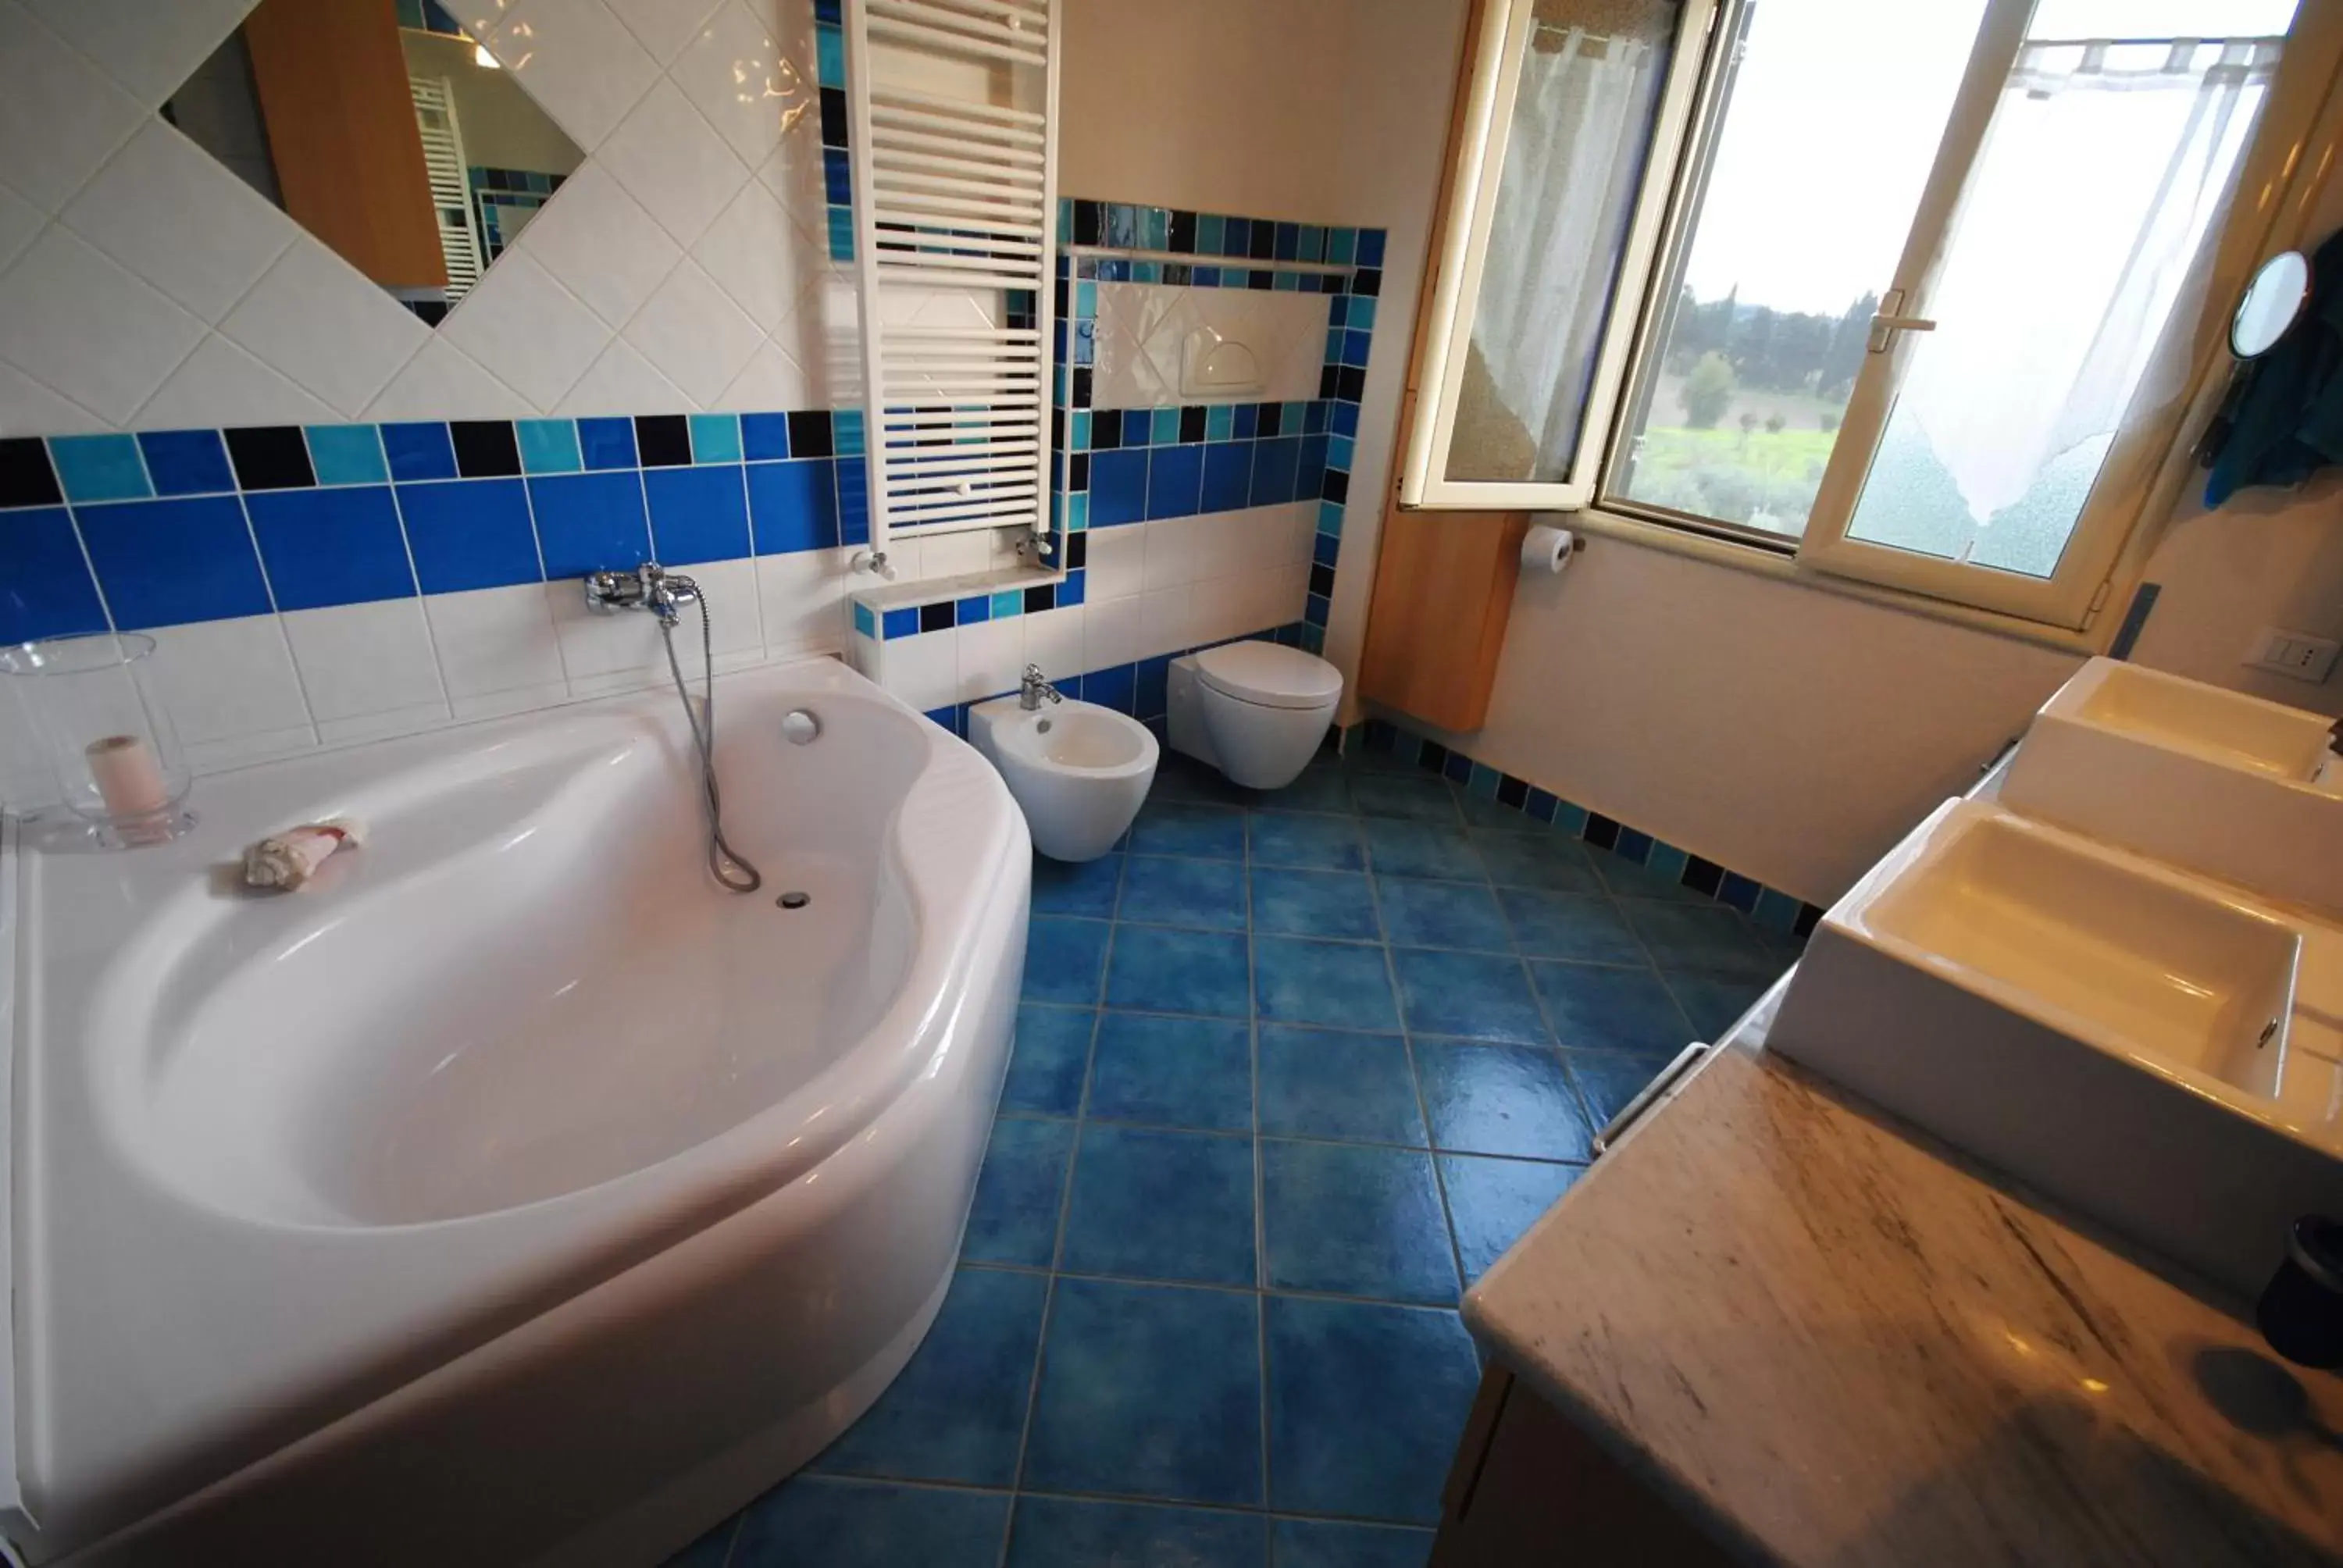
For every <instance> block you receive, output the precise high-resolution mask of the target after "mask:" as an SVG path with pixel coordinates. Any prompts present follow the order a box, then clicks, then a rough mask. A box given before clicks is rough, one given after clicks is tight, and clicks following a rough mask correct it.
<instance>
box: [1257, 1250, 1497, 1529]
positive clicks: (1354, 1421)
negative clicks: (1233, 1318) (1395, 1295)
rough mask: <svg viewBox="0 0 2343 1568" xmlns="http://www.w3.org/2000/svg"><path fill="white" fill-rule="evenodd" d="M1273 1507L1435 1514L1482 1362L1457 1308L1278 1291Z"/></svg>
mask: <svg viewBox="0 0 2343 1568" xmlns="http://www.w3.org/2000/svg"><path fill="white" fill-rule="evenodd" d="M1265 1329H1266V1335H1267V1339H1268V1348H1269V1379H1270V1393H1269V1448H1270V1461H1269V1466H1270V1475H1271V1477H1272V1495H1271V1498H1270V1505H1271V1506H1272V1508H1275V1509H1278V1510H1280V1511H1292V1512H1293V1513H1331V1514H1340V1515H1345V1516H1349V1517H1353V1518H1364V1519H1383V1520H1391V1521H1395V1522H1400V1523H1425V1524H1431V1523H1437V1522H1438V1520H1439V1518H1440V1491H1441V1487H1442V1485H1443V1483H1445V1482H1446V1480H1447V1478H1448V1462H1449V1460H1450V1458H1451V1457H1452V1456H1453V1452H1454V1450H1455V1447H1456V1438H1457V1434H1458V1433H1459V1432H1462V1431H1463V1427H1464V1416H1465V1412H1467V1411H1469V1410H1470V1409H1471V1408H1472V1404H1473V1389H1474V1387H1475V1386H1476V1385H1477V1384H1478V1383H1479V1382H1480V1376H1481V1372H1480V1367H1479V1364H1478V1362H1477V1361H1476V1359H1475V1357H1474V1355H1473V1340H1472V1336H1471V1335H1469V1334H1467V1333H1466V1332H1464V1325H1463V1323H1462V1322H1459V1321H1458V1319H1457V1316H1456V1314H1455V1313H1454V1312H1446V1311H1443V1310H1440V1309H1437V1308H1429V1307H1396V1306H1382V1305H1373V1304H1369V1303H1365V1302H1332V1301H1325V1300H1319V1299H1312V1298H1306V1297H1298V1296H1271V1297H1270V1298H1268V1303H1267V1308H1266V1323H1265Z"/></svg>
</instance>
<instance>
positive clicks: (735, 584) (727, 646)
mask: <svg viewBox="0 0 2343 1568" xmlns="http://www.w3.org/2000/svg"><path fill="white" fill-rule="evenodd" d="M676 569H677V570H679V571H680V572H682V573H684V575H686V576H687V577H689V578H691V579H692V580H693V581H694V582H696V583H698V584H699V591H700V592H701V593H702V594H704V595H706V596H707V605H708V614H709V630H710V633H711V642H712V644H713V646H714V648H715V649H716V667H717V668H718V669H719V671H720V670H722V669H723V668H725V666H726V664H727V662H728V656H729V658H732V659H735V660H738V659H739V658H742V656H746V657H747V662H752V663H753V662H757V661H759V660H761V659H762V658H763V657H764V652H765V616H764V609H763V607H762V606H761V605H760V604H759V598H761V595H760V594H759V588H758V578H757V563H756V561H755V560H753V559H750V558H745V557H744V558H740V559H738V560H729V561H699V562H696V563H695V564H693V565H690V566H687V567H679V568H676ZM675 651H676V655H677V657H678V658H680V659H681V660H682V661H683V673H684V676H685V678H687V679H689V680H692V681H694V682H697V681H698V680H699V607H698V606H691V607H688V608H686V609H685V610H684V612H683V622H682V624H681V625H680V626H679V627H677V628H676V645H675ZM660 657H661V658H665V657H666V654H665V652H664V651H662V652H661V654H660Z"/></svg>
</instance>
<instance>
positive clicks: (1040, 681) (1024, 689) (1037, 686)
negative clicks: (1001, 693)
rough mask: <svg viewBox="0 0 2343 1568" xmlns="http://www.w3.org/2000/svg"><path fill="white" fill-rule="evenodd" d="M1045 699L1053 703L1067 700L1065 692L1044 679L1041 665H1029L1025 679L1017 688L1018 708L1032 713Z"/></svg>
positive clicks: (1026, 668)
mask: <svg viewBox="0 0 2343 1568" xmlns="http://www.w3.org/2000/svg"><path fill="white" fill-rule="evenodd" d="M1045 697H1046V698H1048V699H1050V700H1051V701H1052V702H1063V701H1064V700H1065V699H1066V694H1065V693H1064V692H1062V691H1060V690H1059V689H1057V688H1056V687H1054V686H1052V685H1051V684H1050V683H1049V681H1047V680H1046V679H1044V678H1042V675H1041V666H1040V665H1038V664H1029V665H1027V666H1026V667H1025V678H1024V679H1023V680H1022V681H1021V682H1019V683H1018V687H1017V706H1018V707H1020V708H1021V709H1024V710H1025V711H1026V712H1028V713H1031V712H1032V711H1033V710H1034V709H1037V708H1040V707H1041V699H1043V698H1045Z"/></svg>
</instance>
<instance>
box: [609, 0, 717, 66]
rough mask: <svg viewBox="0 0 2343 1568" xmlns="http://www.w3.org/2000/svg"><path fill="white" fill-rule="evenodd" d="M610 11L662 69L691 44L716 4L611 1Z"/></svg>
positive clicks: (668, 0) (690, 0)
mask: <svg viewBox="0 0 2343 1568" xmlns="http://www.w3.org/2000/svg"><path fill="white" fill-rule="evenodd" d="M610 9H611V10H612V11H614V12H616V13H617V14H618V20H619V21H621V22H623V23H625V24H626V25H627V29H628V31H629V32H631V33H632V34H634V35H635V36H636V37H637V38H638V39H639V40H640V41H641V43H642V45H643V47H644V48H646V49H648V50H649V51H650V53H651V57H652V58H653V59H655V60H657V61H659V64H661V65H665V64H667V63H668V62H669V60H672V59H674V58H675V57H676V55H677V54H678V53H679V52H680V51H681V50H682V48H683V46H684V45H686V44H689V42H691V37H692V35H693V34H694V33H697V32H698V31H699V24H700V23H701V21H702V20H704V19H705V18H706V17H707V15H708V14H709V12H710V11H713V10H715V9H716V0H610Z"/></svg>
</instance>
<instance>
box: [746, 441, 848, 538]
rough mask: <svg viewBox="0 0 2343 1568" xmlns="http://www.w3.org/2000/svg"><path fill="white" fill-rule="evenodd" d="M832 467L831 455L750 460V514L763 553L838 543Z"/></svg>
mask: <svg viewBox="0 0 2343 1568" xmlns="http://www.w3.org/2000/svg"><path fill="white" fill-rule="evenodd" d="M752 418H753V416H752ZM748 474H749V518H751V519H752V520H753V521H754V522H755V524H756V530H757V553H758V554H759V555H760V556H778V555H787V554H789V552H790V551H793V550H820V549H830V548H833V547H835V546H836V545H837V543H838V507H837V501H836V498H835V497H834V496H833V495H832V493H831V489H830V459H828V458H827V457H800V458H799V459H797V460H796V461H795V462H790V463H751V464H749V468H748Z"/></svg>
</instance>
